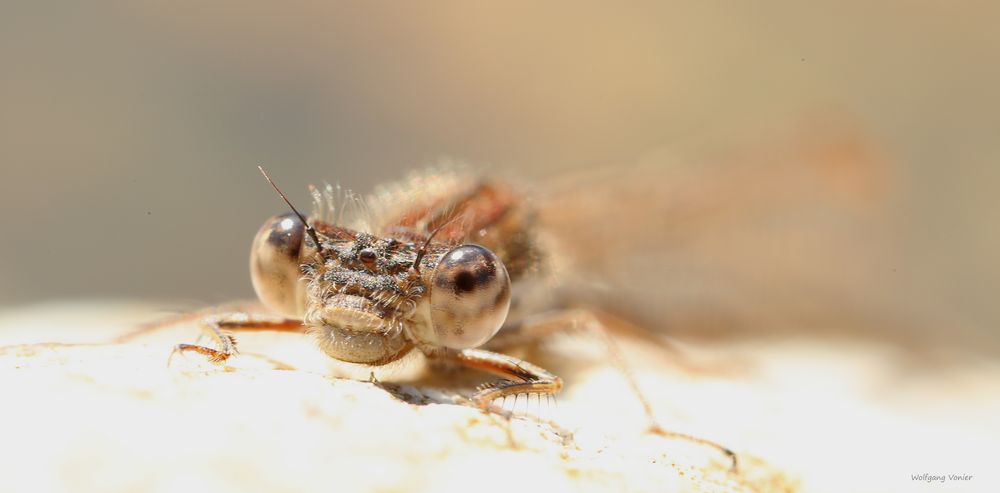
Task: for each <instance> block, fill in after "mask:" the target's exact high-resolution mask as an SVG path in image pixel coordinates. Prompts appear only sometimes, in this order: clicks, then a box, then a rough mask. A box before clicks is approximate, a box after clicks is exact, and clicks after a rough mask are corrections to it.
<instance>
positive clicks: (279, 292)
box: [250, 213, 306, 317]
mask: <svg viewBox="0 0 1000 493" xmlns="http://www.w3.org/2000/svg"><path fill="white" fill-rule="evenodd" d="M305 229H306V228H305V224H303V223H302V220H301V219H299V218H298V216H296V215H295V214H294V213H287V214H281V215H278V216H274V217H272V218H270V219H268V220H267V222H265V223H264V225H263V226H261V228H260V230H259V231H257V236H256V237H254V239H253V246H252V247H251V248H250V279H251V280H252V281H253V289H254V291H256V292H257V297H258V298H260V301H261V302H262V303H264V305H265V306H266V307H268V308H269V309H271V310H273V311H275V312H277V313H279V314H281V315H284V316H287V317H298V316H301V313H300V312H301V311H302V309H303V307H304V301H305V287H304V286H303V283H302V281H301V277H302V271H301V261H300V260H299V256H300V254H301V253H302V251H303V249H304V247H303V244H302V240H303V238H305Z"/></svg>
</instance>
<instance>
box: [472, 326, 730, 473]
mask: <svg viewBox="0 0 1000 493" xmlns="http://www.w3.org/2000/svg"><path fill="white" fill-rule="evenodd" d="M602 318H605V317H603V316H598V315H597V314H596V313H594V312H592V311H588V310H582V309H569V310H565V311H560V312H555V313H548V314H543V315H541V316H539V317H533V318H532V319H529V320H528V321H526V323H524V324H522V325H521V326H519V327H518V328H517V329H516V330H514V331H512V332H510V333H509V334H508V335H507V336H506V337H500V336H502V335H503V334H502V333H501V334H500V335H499V336H498V337H495V338H494V340H493V341H490V343H489V346H490V347H503V346H505V345H515V344H524V343H526V342H529V341H533V340H538V339H541V338H543V337H545V336H548V335H551V334H555V333H558V332H563V331H567V330H574V329H583V330H585V331H587V332H590V333H591V334H593V335H595V336H596V337H597V338H598V339H600V340H601V341H602V342H603V343H604V346H605V348H606V350H607V353H608V354H609V355H610V356H611V360H612V363H613V364H614V366H615V367H616V368H617V369H618V371H620V372H621V373H622V375H623V376H624V377H625V380H626V381H627V382H628V384H629V387H630V388H631V389H632V393H633V394H635V396H636V398H638V400H639V403H640V404H641V405H642V408H643V411H644V412H645V414H646V419H647V420H648V423H649V426H648V431H649V432H650V433H653V434H655V435H659V436H662V437H666V438H679V439H683V440H688V441H691V442H694V443H700V444H703V445H707V446H709V447H712V448H715V449H717V450H719V451H720V452H722V453H723V454H725V455H726V456H727V457H729V459H730V461H731V462H732V466H731V470H732V471H733V472H735V471H736V470H737V464H738V461H737V457H736V453H735V452H733V451H732V450H730V449H729V448H727V447H724V446H722V445H721V444H718V443H715V442H713V441H711V440H707V439H704V438H698V437H695V436H692V435H688V434H685V433H679V432H675V431H670V430H667V429H666V428H664V427H662V426H660V424H659V422H658V421H657V419H656V416H655V414H654V412H653V406H652V405H651V404H650V402H649V400H648V399H647V398H646V395H645V394H644V393H643V392H642V389H640V387H639V383H638V380H636V378H635V374H634V373H633V371H632V368H631V366H629V365H628V363H627V362H626V361H625V357H624V356H623V355H622V351H621V349H620V348H619V346H618V344H617V342H616V341H615V339H614V337H612V335H611V330H612V329H610V328H609V327H608V325H606V324H605V323H604V322H603V321H602V320H601V319H602ZM610 318H612V319H614V317H610ZM614 320H615V321H617V322H622V321H620V320H616V319H614ZM625 325H626V326H625V327H624V329H625V330H626V331H627V332H636V328H635V327H632V326H631V325H630V324H627V323H625ZM494 354H495V353H494Z"/></svg>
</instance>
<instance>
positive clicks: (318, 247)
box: [257, 166, 323, 255]
mask: <svg viewBox="0 0 1000 493" xmlns="http://www.w3.org/2000/svg"><path fill="white" fill-rule="evenodd" d="M257 169H259V170H260V174H262V175H264V179H265V180H267V182H268V183H270V184H271V187H273V188H274V191H275V192H278V195H280V196H281V200H284V201H285V203H286V204H288V207H291V208H292V212H294V213H295V215H296V216H299V220H300V221H302V224H304V225H305V226H306V233H309V237H310V238H312V240H313V242H314V243H316V250H317V252H318V253H319V254H320V255H322V254H323V244H322V243H320V242H319V236H318V235H316V230H315V229H313V227H312V225H310V224H309V222H308V221H306V218H305V217H303V216H302V214H300V213H299V210H298V209H296V208H295V206H294V205H292V203H291V202H289V201H288V197H285V194H283V193H281V190H280V189H278V185H275V184H274V180H271V177H270V176H267V171H264V167H263V166H257Z"/></svg>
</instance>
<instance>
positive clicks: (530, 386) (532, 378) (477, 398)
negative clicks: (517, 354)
mask: <svg viewBox="0 0 1000 493" xmlns="http://www.w3.org/2000/svg"><path fill="white" fill-rule="evenodd" d="M429 356H431V357H434V358H439V359H442V360H447V361H451V362H454V363H457V364H460V365H462V366H465V367H467V368H472V369H475V370H480V371H484V372H487V373H491V374H493V375H497V376H499V377H503V378H505V379H506V380H500V381H499V382H495V383H490V384H486V385H483V386H481V387H480V388H479V389H478V390H477V391H476V393H475V394H473V396H472V401H473V402H474V403H475V404H476V405H477V406H478V407H480V408H481V409H490V408H491V405H492V402H493V401H494V400H496V399H499V398H502V397H507V396H511V395H514V396H516V395H519V394H554V393H556V392H559V389H561V388H562V379H561V378H559V377H557V376H555V375H553V374H552V373H550V372H549V371H548V370H545V369H544V368H542V367H540V366H537V365H533V364H531V363H528V362H527V361H523V360H520V359H517V358H514V357H512V356H507V355H506V354H500V353H494V352H492V351H486V350H483V349H462V350H445V351H439V352H434V353H431V354H430V355H429Z"/></svg>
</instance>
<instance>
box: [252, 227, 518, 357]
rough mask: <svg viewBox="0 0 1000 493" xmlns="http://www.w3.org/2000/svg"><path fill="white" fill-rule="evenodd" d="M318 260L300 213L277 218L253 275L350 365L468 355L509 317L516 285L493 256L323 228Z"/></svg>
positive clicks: (257, 251) (265, 230)
mask: <svg viewBox="0 0 1000 493" xmlns="http://www.w3.org/2000/svg"><path fill="white" fill-rule="evenodd" d="M318 230H319V234H320V238H321V242H322V243H323V248H324V254H323V255H316V250H315V248H311V247H310V246H309V245H311V243H310V242H308V241H305V239H306V234H307V232H306V228H305V225H304V224H303V222H302V221H301V220H300V219H299V218H298V217H297V216H296V215H295V214H294V213H288V214H282V215H278V216H274V217H272V218H271V219H269V220H268V221H267V222H265V223H264V225H263V226H262V227H261V229H260V231H258V232H257V236H256V237H255V238H254V242H253V246H252V248H251V255H250V273H251V278H252V280H253V285H254V289H255V291H256V292H257V296H258V298H260V300H261V302H262V303H263V304H264V305H265V306H267V308H269V309H270V310H272V311H275V312H277V313H280V314H282V315H284V316H287V317H291V318H301V319H303V320H304V321H305V323H306V325H308V326H310V328H311V330H312V331H313V332H314V333H315V334H317V335H318V336H319V338H320V342H321V347H322V348H323V349H324V350H325V351H326V352H327V353H328V354H329V355H330V356H332V357H334V358H337V359H340V360H342V361H350V362H356V363H367V364H379V363H383V362H388V361H392V360H394V359H396V358H398V357H399V356H401V355H402V354H403V353H405V352H406V351H407V350H408V349H409V348H410V347H411V346H412V344H418V345H420V344H423V345H430V346H444V347H449V348H453V349H464V348H471V347H476V346H479V345H481V344H483V343H485V342H486V341H488V340H489V339H490V338H492V337H493V336H494V335H495V334H496V333H497V331H499V330H500V327H501V326H502V325H503V323H504V321H505V319H506V318H507V312H508V309H509V307H510V300H511V287H510V284H511V283H510V278H509V276H508V274H507V269H506V268H505V267H504V263H503V261H502V260H500V258H499V257H497V255H496V254H494V253H493V252H492V251H490V250H489V249H487V248H485V247H482V246H479V245H474V244H465V245H461V246H457V247H454V248H449V247H448V246H445V245H442V244H431V245H428V246H427V252H426V254H425V255H424V256H423V258H422V260H421V261H420V264H421V265H420V268H419V269H417V268H414V266H413V263H414V261H416V260H417V251H418V249H419V248H418V244H415V243H414V242H411V241H400V240H396V239H393V238H379V237H376V236H373V235H370V234H366V233H360V232H355V231H350V230H347V229H343V228H338V227H332V226H329V225H326V224H320V225H318Z"/></svg>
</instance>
